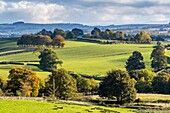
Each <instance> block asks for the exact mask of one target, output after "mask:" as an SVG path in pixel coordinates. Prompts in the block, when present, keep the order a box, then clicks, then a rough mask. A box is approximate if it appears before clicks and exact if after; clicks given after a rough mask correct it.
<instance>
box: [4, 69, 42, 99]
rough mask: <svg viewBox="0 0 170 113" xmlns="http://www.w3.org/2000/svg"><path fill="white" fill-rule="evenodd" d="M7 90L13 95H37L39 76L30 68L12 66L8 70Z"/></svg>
mask: <svg viewBox="0 0 170 113" xmlns="http://www.w3.org/2000/svg"><path fill="white" fill-rule="evenodd" d="M8 79H9V80H8V81H7V88H6V89H7V91H8V93H12V94H13V95H14V96H33V97H35V96H37V95H38V91H39V89H40V82H41V80H40V78H39V77H37V76H36V73H35V72H34V71H32V70H28V69H25V68H12V69H11V70H10V71H9V76H8Z"/></svg>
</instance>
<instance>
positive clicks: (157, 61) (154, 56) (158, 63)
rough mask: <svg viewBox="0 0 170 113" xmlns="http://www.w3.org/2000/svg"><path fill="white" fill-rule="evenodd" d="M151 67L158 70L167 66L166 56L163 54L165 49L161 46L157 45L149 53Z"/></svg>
mask: <svg viewBox="0 0 170 113" xmlns="http://www.w3.org/2000/svg"><path fill="white" fill-rule="evenodd" d="M150 59H151V60H152V61H151V67H152V68H154V70H160V69H163V68H165V67H166V66H167V56H165V49H164V47H162V46H157V47H156V48H155V49H154V50H153V51H152V53H151V57H150Z"/></svg>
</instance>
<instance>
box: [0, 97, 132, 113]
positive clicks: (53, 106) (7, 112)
mask: <svg viewBox="0 0 170 113" xmlns="http://www.w3.org/2000/svg"><path fill="white" fill-rule="evenodd" d="M0 106H1V108H0V113H89V112H92V113H101V112H105V111H106V112H108V113H134V111H135V110H133V109H127V108H113V107H112V108H111V107H103V106H94V105H91V106H85V105H74V104H62V103H51V102H43V101H30V100H0Z"/></svg>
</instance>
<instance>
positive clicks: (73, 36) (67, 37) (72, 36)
mask: <svg viewBox="0 0 170 113" xmlns="http://www.w3.org/2000/svg"><path fill="white" fill-rule="evenodd" d="M73 38H75V35H74V33H73V32H71V31H68V32H67V33H66V39H73Z"/></svg>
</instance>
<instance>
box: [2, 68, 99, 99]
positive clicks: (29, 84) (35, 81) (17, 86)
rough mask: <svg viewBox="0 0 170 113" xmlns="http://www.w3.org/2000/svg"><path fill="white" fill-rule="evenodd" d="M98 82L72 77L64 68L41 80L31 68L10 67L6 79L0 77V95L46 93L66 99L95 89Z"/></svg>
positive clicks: (30, 95)
mask: <svg viewBox="0 0 170 113" xmlns="http://www.w3.org/2000/svg"><path fill="white" fill-rule="evenodd" d="M97 86H98V83H97V82H96V81H95V80H94V79H86V78H82V77H81V76H79V77H78V78H77V77H73V76H71V75H70V74H69V72H68V71H66V70H65V69H56V70H53V71H52V72H51V74H50V75H49V76H48V78H46V79H45V81H44V80H41V79H40V78H39V77H38V76H36V73H35V72H34V71H32V70H29V69H25V68H20V67H18V68H12V69H11V70H10V71H9V76H8V80H4V79H3V78H2V77H0V90H1V93H0V94H1V95H7V96H25V97H36V96H40V95H46V96H51V97H56V98H59V99H68V98H71V97H74V96H76V93H78V92H84V93H88V92H93V91H96V88H97Z"/></svg>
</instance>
